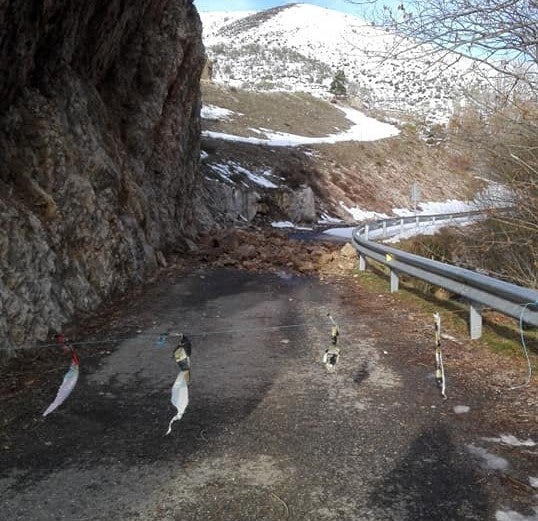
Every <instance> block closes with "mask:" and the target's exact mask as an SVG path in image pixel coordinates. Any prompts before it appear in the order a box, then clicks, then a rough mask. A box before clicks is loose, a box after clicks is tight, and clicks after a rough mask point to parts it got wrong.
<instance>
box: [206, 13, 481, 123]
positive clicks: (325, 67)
mask: <svg viewBox="0 0 538 521" xmlns="http://www.w3.org/2000/svg"><path fill="white" fill-rule="evenodd" d="M201 18H202V22H203V26H204V43H205V45H206V51H207V54H208V57H209V58H210V59H211V60H212V62H213V79H214V81H216V82H219V83H223V84H227V85H230V86H235V87H241V88H250V89H256V90H262V91H271V90H287V91H305V92H310V93H313V94H315V95H318V96H324V97H328V96H329V86H330V84H331V82H332V80H333V78H334V75H335V73H336V71H338V70H343V71H344V73H345V76H346V79H347V82H348V83H347V90H348V93H349V94H353V95H356V96H358V97H359V99H360V100H361V101H362V102H363V103H364V104H365V106H366V107H369V108H381V109H384V110H392V111H397V112H411V113H414V114H419V115H420V116H423V117H425V119H426V121H428V122H430V123H435V122H441V123H444V122H446V120H447V118H448V116H449V114H450V113H451V112H452V110H453V108H454V107H455V106H457V105H458V104H459V103H460V102H461V101H462V100H463V99H464V98H465V97H466V96H467V94H468V93H469V92H470V91H475V92H476V91H479V90H483V89H484V88H485V87H486V85H487V83H486V81H485V80H484V78H483V76H482V75H478V74H477V69H476V67H477V66H476V65H475V64H474V63H473V62H471V61H469V60H465V59H461V60H454V59H450V58H446V57H445V58H443V59H441V58H439V57H436V56H433V55H430V56H424V54H423V52H419V51H410V53H406V56H405V59H403V58H391V59H385V60H382V58H383V57H386V55H387V53H388V52H389V51H390V50H391V49H393V48H394V47H395V46H399V50H400V51H401V50H402V46H405V45H408V46H412V45H413V42H409V41H407V42H405V43H402V41H401V40H400V39H399V38H397V37H396V36H395V35H393V34H391V33H389V32H387V31H385V30H383V29H380V28H377V27H373V26H372V25H371V24H370V23H368V22H366V21H364V20H363V19H361V18H358V17H356V16H352V15H349V14H344V13H340V12H337V11H333V10H330V9H324V8H321V7H317V6H314V5H310V4H291V5H286V6H281V7H276V8H273V9H268V10H266V11H260V12H255V13H252V12H241V13H238V12H221V13H215V12H212V13H201Z"/></svg>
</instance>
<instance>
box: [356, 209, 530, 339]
mask: <svg viewBox="0 0 538 521" xmlns="http://www.w3.org/2000/svg"><path fill="white" fill-rule="evenodd" d="M481 214H484V212H481V211H474V212H463V213H451V214H436V215H417V216H409V217H397V218H391V219H382V220H379V221H375V222H371V223H368V224H366V225H365V226H361V227H359V228H355V230H354V231H353V234H352V244H353V246H354V247H355V249H356V250H357V251H358V254H359V269H360V270H361V271H364V270H365V269H366V259H367V258H370V259H374V260H376V261H377V262H380V263H381V264H384V265H385V266H388V267H389V268H390V290H391V292H395V291H398V285H399V274H400V273H405V274H407V275H411V276H413V277H416V278H419V279H421V280H424V281H426V282H429V283H430V284H433V285H435V286H439V287H441V288H444V289H446V290H448V291H450V292H452V293H455V294H457V295H461V296H462V297H464V298H465V299H466V300H467V301H468V302H469V308H470V311H469V329H470V335H471V338H472V339H476V338H480V336H481V334H482V310H483V308H485V307H487V308H491V309H495V310H496V311H500V312H501V313H503V314H505V315H507V316H510V317H513V318H517V319H520V318H522V320H523V321H524V322H527V323H528V324H531V325H533V326H538V291H536V290H532V289H529V288H525V287H522V286H518V285H516V284H511V283H509V282H505V281H502V280H498V279H495V278H493V277H488V276H486V275H483V274H481V273H477V272H475V271H472V270H469V269H465V268H460V267H457V266H453V265H450V264H445V263H443V262H439V261H434V260H430V259H426V258H425V257H420V256H419V255H414V254H412V253H407V252H404V251H401V250H398V249H396V248H392V247H390V246H386V245H384V244H379V243H376V242H374V241H373V240H371V239H373V238H376V239H379V238H388V237H390V236H392V235H397V234H398V233H401V232H402V231H405V230H408V229H410V228H409V226H410V225H414V226H419V227H420V226H421V225H423V226H424V225H428V224H430V225H431V224H438V223H440V222H443V223H445V224H450V222H454V223H456V222H461V221H462V220H467V221H468V220H472V219H476V218H478V217H479V216H480V215H481ZM525 305H527V307H526V308H525V309H524V306H525ZM523 311H525V312H524V313H523V316H522V315H521V314H522V312H523Z"/></svg>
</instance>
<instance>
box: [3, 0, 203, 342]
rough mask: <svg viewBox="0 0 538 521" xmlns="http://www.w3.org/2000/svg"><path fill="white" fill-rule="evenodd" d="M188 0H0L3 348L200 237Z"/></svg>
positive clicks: (51, 325) (194, 62) (196, 49)
mask: <svg viewBox="0 0 538 521" xmlns="http://www.w3.org/2000/svg"><path fill="white" fill-rule="evenodd" d="M201 33H202V28H201V23H200V19H199V17H198V13H197V11H196V9H195V7H194V6H193V4H192V0H129V2H124V1H123V0H106V1H103V0H86V1H85V2H77V1H75V0H54V1H52V0H6V1H4V2H0V70H1V73H0V346H1V347H2V348H3V349H6V348H9V347H12V346H16V345H21V344H25V343H30V342H34V341H35V340H43V339H45V338H46V336H47V334H48V333H49V332H50V331H54V330H59V329H60V328H61V325H62V324H63V323H65V322H66V321H68V320H70V319H71V318H72V317H73V316H74V315H75V314H76V313H78V312H82V311H86V310H89V309H92V308H94V307H95V306H97V305H98V304H99V303H100V302H102V301H103V300H104V299H106V298H107V297H108V296H109V295H111V294H112V293H114V292H117V291H121V290H123V289H124V288H125V287H126V286H127V285H128V284H131V283H133V282H134V281H137V280H142V279H143V278H144V277H145V276H146V275H147V274H148V272H150V271H151V270H153V269H154V267H155V266H156V264H157V262H158V259H159V258H162V255H161V253H160V252H161V251H167V250H170V249H174V248H177V247H178V244H180V243H181V240H182V239H185V238H186V239H189V238H192V237H193V236H195V235H196V233H197V231H198V230H197V228H198V225H197V223H196V222H195V218H194V212H195V202H194V201H195V200H196V197H197V191H198V184H199V180H198V176H197V172H198V163H199V157H200V149H199V135H200V90H199V78H200V74H201V71H202V68H203V65H204V61H205V57H204V49H203V45H202V40H201Z"/></svg>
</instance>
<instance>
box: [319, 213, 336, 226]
mask: <svg viewBox="0 0 538 521" xmlns="http://www.w3.org/2000/svg"><path fill="white" fill-rule="evenodd" d="M341 222H342V219H338V217H331V216H330V215H329V214H327V213H322V214H321V217H320V218H319V220H318V224H338V223H341Z"/></svg>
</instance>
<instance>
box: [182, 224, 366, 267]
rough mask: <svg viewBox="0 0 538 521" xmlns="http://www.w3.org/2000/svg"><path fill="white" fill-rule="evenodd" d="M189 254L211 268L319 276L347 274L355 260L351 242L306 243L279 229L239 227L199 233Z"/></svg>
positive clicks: (355, 254) (353, 265)
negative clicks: (201, 234) (195, 244)
mask: <svg viewBox="0 0 538 521" xmlns="http://www.w3.org/2000/svg"><path fill="white" fill-rule="evenodd" d="M191 256H192V257H193V258H194V259H195V260H196V262H198V263H203V264H205V265H207V266H209V267H212V268H224V267H227V268H236V269H245V270H248V271H256V272H262V271H269V272H275V271H284V272H288V273H292V274H304V275H314V274H318V275H320V276H321V277H323V276H330V275H343V274H346V273H348V272H349V270H350V269H353V268H354V267H355V265H356V263H357V253H356V251H355V249H354V248H353V246H351V244H345V245H343V244H341V243H334V242H331V241H316V242H311V243H305V242H304V241H298V240H293V239H290V238H288V237H287V236H286V235H284V234H282V233H279V232H271V231H251V230H240V229H232V230H226V231H221V232H214V233H211V234H207V235H204V236H202V237H201V239H200V241H199V242H198V244H197V250H196V251H195V252H193V253H192V255H191Z"/></svg>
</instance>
